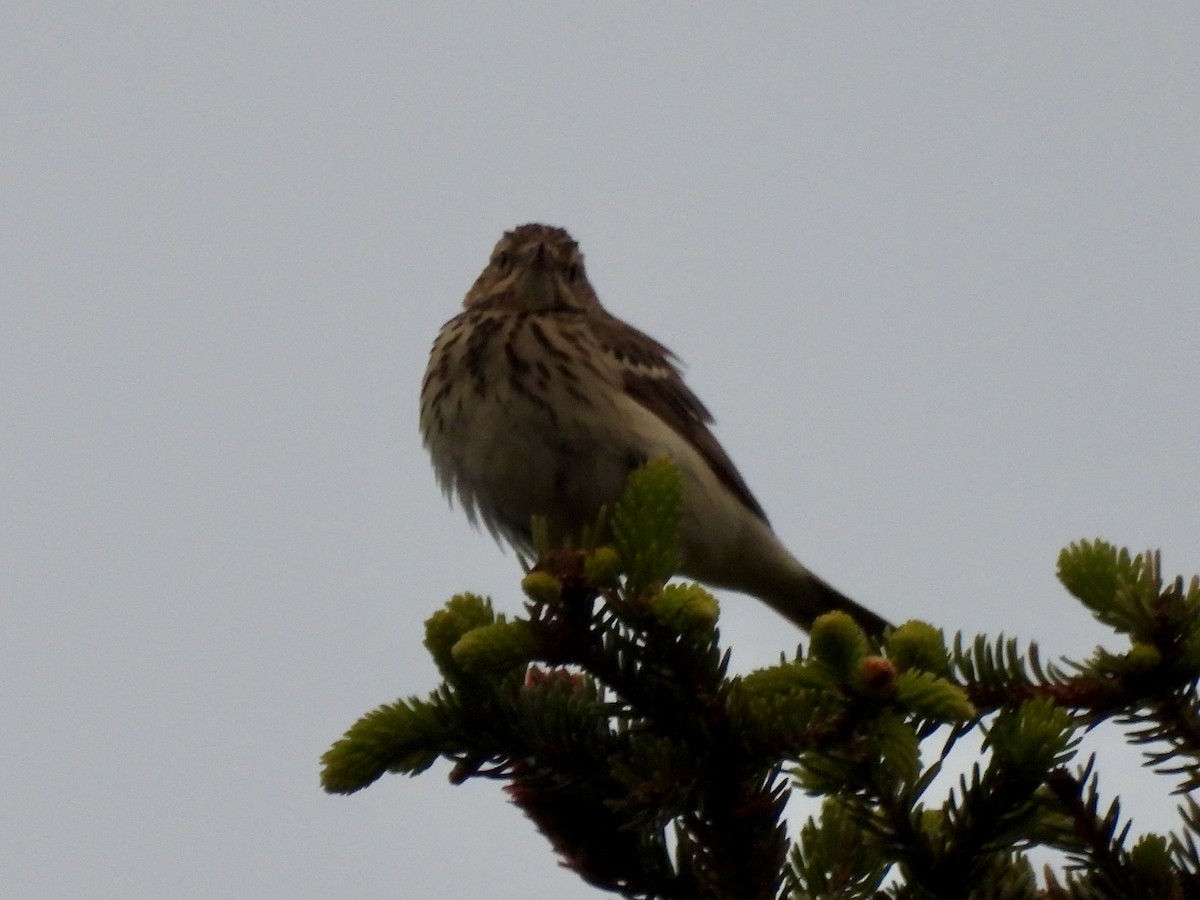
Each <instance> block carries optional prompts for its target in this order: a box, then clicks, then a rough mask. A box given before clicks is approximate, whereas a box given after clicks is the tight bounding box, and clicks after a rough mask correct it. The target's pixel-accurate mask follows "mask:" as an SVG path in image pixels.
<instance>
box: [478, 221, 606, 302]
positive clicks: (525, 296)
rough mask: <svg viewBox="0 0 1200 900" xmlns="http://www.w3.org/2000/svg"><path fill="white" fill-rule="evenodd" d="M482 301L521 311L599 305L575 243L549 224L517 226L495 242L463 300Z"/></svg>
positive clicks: (569, 236) (562, 230)
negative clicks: (485, 262)
mask: <svg viewBox="0 0 1200 900" xmlns="http://www.w3.org/2000/svg"><path fill="white" fill-rule="evenodd" d="M484 303H486V304H488V305H495V306H502V307H504V308H507V309H512V310H514V311H520V312H537V311H541V310H551V309H557V310H579V311H588V310H597V309H599V308H600V301H599V300H598V299H597V298H596V292H595V291H594V290H593V289H592V286H591V284H590V283H589V282H588V279H587V273H586V272H585V271H584V268H583V254H582V253H580V252H579V245H578V244H577V243H575V241H574V239H572V237H571V235H569V234H568V233H567V232H566V231H565V230H564V229H562V228H555V227H553V226H551V225H519V226H517V227H516V228H514V229H513V230H512V231H506V232H505V233H504V236H503V237H502V238H500V240H499V241H497V242H496V247H495V249H494V250H492V258H491V259H490V260H488V264H487V266H486V267H485V268H484V270H483V272H482V273H481V274H480V276H479V278H477V279H476V281H475V284H473V285H472V286H471V290H469V291H468V292H467V296H466V299H465V300H464V301H463V305H464V306H467V307H471V306H475V305H478V304H484Z"/></svg>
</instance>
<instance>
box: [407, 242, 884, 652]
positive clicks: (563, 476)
mask: <svg viewBox="0 0 1200 900" xmlns="http://www.w3.org/2000/svg"><path fill="white" fill-rule="evenodd" d="M463 306H464V310H463V312H461V313H459V314H458V315H457V316H455V317H454V318H453V319H451V320H450V321H449V322H447V323H446V324H445V325H444V326H443V327H442V330H441V332H440V333H439V334H438V336H437V340H435V341H434V344H433V350H432V351H431V353H430V355H429V366H428V368H427V370H426V372H425V380H424V382H423V384H422V385H421V433H422V435H423V437H424V439H425V445H426V447H427V448H428V449H429V453H430V456H431V457H432V458H433V467H434V470H435V472H436V474H437V479H438V482H439V483H440V484H441V486H442V488H443V489H444V490H445V491H446V493H447V494H457V495H458V498H459V500H460V501H461V503H462V505H463V507H464V509H465V510H466V512H467V515H468V517H470V519H471V520H472V521H473V522H480V521H481V522H482V523H483V524H484V525H486V526H487V528H488V529H489V530H490V531H491V532H492V533H493V534H495V535H497V536H498V537H501V538H503V539H505V540H507V541H508V542H509V543H510V544H512V545H513V546H514V547H515V548H517V549H518V550H519V551H523V552H526V553H528V552H529V550H530V549H531V546H530V545H531V534H530V528H531V520H532V519H533V517H534V516H543V517H545V519H546V521H547V524H548V526H549V531H550V534H551V535H552V536H554V537H557V538H561V537H564V536H568V535H572V534H578V533H579V532H580V530H581V529H582V528H583V527H585V526H587V525H591V524H593V523H594V522H595V521H596V518H597V515H598V514H599V511H600V508H601V507H602V506H611V504H612V503H613V502H615V501H616V499H617V498H618V497H620V495H621V491H622V489H623V488H624V485H625V480H626V478H627V477H628V475H629V473H630V472H631V471H632V470H633V469H635V468H637V467H638V466H639V465H641V464H642V463H643V462H645V461H646V460H648V459H652V458H655V457H660V456H666V457H669V458H670V459H672V460H674V462H675V464H676V465H677V466H678V467H679V470H680V473H681V475H682V479H683V492H684V519H683V525H682V528H681V534H680V556H681V565H680V571H681V573H682V574H683V575H685V576H687V577H689V578H694V579H696V580H698V581H701V582H704V583H705V584H709V585H712V586H714V587H722V588H730V589H732V590H735V591H741V592H744V593H747V594H750V595H752V596H754V597H757V598H758V599H760V600H762V601H763V602H764V603H766V604H767V605H768V606H770V607H771V608H772V609H775V610H776V611H778V612H779V613H781V614H782V615H784V616H786V617H787V618H788V619H790V620H791V621H792V622H795V623H796V624H797V625H799V626H800V627H801V628H805V629H808V628H810V627H811V626H812V622H813V619H814V618H816V617H817V616H819V615H821V614H822V613H825V612H829V611H831V610H842V611H844V612H847V613H849V614H850V615H851V616H853V617H854V619H855V621H857V622H858V624H859V625H860V626H862V628H863V629H864V630H866V631H867V632H868V633H869V634H871V635H874V636H875V637H879V636H881V635H882V634H883V632H884V630H885V629H886V628H888V627H890V626H889V625H888V623H887V621H886V620H884V619H883V618H881V617H880V616H878V615H876V614H875V613H873V612H871V611H870V610H868V609H866V608H865V607H862V606H860V605H859V604H858V603H855V602H854V601H853V600H851V599H850V598H848V597H846V596H844V595H842V594H841V593H839V592H838V591H837V590H835V589H834V588H833V587H831V586H830V585H829V584H827V583H826V582H824V581H822V580H821V579H820V578H818V577H817V576H816V575H814V574H813V573H812V572H810V571H809V570H808V569H806V568H805V567H804V566H803V565H802V564H801V563H800V562H799V561H797V560H796V558H795V557H793V556H792V555H791V554H790V553H789V552H788V551H787V549H786V548H785V547H784V546H783V544H782V543H780V541H779V539H778V538H777V537H776V536H775V533H774V532H773V531H772V530H771V526H770V525H769V524H768V522H767V517H766V514H765V513H764V512H763V508H762V507H761V506H760V505H759V503H758V501H757V500H755V499H754V495H753V494H751V493H750V489H749V488H748V487H747V486H746V482H745V481H744V480H743V479H742V476H741V475H740V474H739V473H738V470H737V469H736V468H735V467H734V465H733V463H732V462H731V461H730V459H729V456H728V455H727V454H726V453H725V451H724V450H723V449H722V448H721V445H720V444H719V443H717V439H716V438H715V437H713V434H712V432H711V431H710V430H709V425H710V424H711V423H712V416H711V415H709V412H708V410H707V409H706V408H705V407H704V404H702V403H701V402H700V400H699V399H698V398H697V397H696V395H695V394H693V393H692V392H691V390H689V389H688V387H687V385H686V384H684V382H683V377H682V375H681V374H680V370H679V367H678V365H677V360H676V357H675V356H674V355H673V354H672V353H671V351H669V350H668V349H667V348H666V347H664V346H663V345H662V344H660V343H658V341H656V340H654V339H653V338H650V337H647V336H646V335H644V334H642V332H640V331H638V330H637V329H636V328H633V327H632V326H630V325H627V324H626V323H625V322H623V321H621V320H620V319H618V318H617V317H615V316H613V315H612V314H611V313H609V312H608V311H607V310H606V309H605V308H604V307H603V306H601V305H600V300H599V299H598V298H597V296H596V292H595V291H594V290H593V289H592V286H591V284H590V283H589V282H588V279H587V275H586V273H585V272H584V268H583V255H582V254H581V253H580V252H579V246H578V244H576V243H575V241H574V240H572V239H571V236H570V235H569V234H568V233H567V232H566V231H564V230H563V229H561V228H553V227H551V226H548V225H521V226H519V227H517V228H514V229H513V230H512V231H509V232H506V233H505V235H504V236H503V237H502V238H500V241H499V242H498V243H497V244H496V247H495V249H494V250H493V251H492V257H491V260H490V261H489V262H488V264H487V266H486V267H485V268H484V270H483V273H482V274H481V275H480V276H479V278H478V279H476V281H475V284H474V285H472V286H471V289H470V290H469V291H467V296H466V299H465V300H464V301H463Z"/></svg>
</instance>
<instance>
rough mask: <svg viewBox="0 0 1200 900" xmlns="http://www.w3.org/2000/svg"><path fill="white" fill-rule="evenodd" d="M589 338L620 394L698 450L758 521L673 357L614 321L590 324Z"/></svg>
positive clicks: (749, 496) (606, 319) (752, 501)
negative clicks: (616, 377) (608, 363)
mask: <svg viewBox="0 0 1200 900" xmlns="http://www.w3.org/2000/svg"><path fill="white" fill-rule="evenodd" d="M590 325H591V327H592V333H593V336H594V337H595V338H596V340H597V342H598V343H599V344H600V346H601V347H603V349H604V350H605V352H606V353H607V354H608V355H609V358H610V359H611V360H612V361H613V362H614V363H615V364H616V366H617V368H618V370H619V371H620V373H621V380H622V383H623V386H624V388H625V392H626V393H627V394H629V396H630V397H632V398H633V399H634V400H636V401H637V402H638V403H640V404H641V405H642V406H644V407H645V408H646V409H648V410H650V412H652V413H654V414H655V415H656V416H658V417H659V418H660V419H662V421H663V422H665V423H666V424H667V425H668V426H670V427H671V429H672V430H673V431H675V432H676V433H677V434H679V435H680V436H681V437H683V439H684V440H686V441H687V442H688V443H690V444H691V445H692V446H693V447H695V448H696V450H697V451H699V453H700V455H701V457H703V458H704V460H705V461H706V462H707V463H708V464H709V466H710V467H711V468H712V470H713V472H714V474H715V475H716V476H717V478H718V480H719V481H720V482H721V483H722V484H723V485H725V486H726V487H727V488H729V490H730V491H732V492H733V494H734V496H736V497H737V498H738V499H739V500H740V501H741V502H742V504H743V505H745V507H746V508H747V509H749V510H750V511H751V512H753V513H754V514H755V515H756V516H758V517H759V518H760V519H762V520H763V521H764V522H765V521H766V520H767V516H766V513H765V512H763V508H762V506H760V505H759V502H758V501H757V500H755V499H754V495H753V494H752V493H750V488H749V487H748V486H747V485H746V481H745V479H743V478H742V476H741V473H739V472H738V470H737V467H736V466H734V464H733V461H732V460H731V459H730V458H729V456H728V454H726V452H725V450H724V448H722V447H721V445H720V443H718V442H717V439H716V438H715V437H713V434H712V432H711V431H709V428H708V426H709V424H710V423H711V422H712V421H713V418H712V414H711V413H709V411H708V409H707V408H706V407H705V406H704V404H703V403H701V402H700V398H699V397H697V396H696V395H695V394H694V393H692V391H691V389H690V388H688V386H687V385H686V384H684V382H683V375H682V374H681V373H680V371H679V367H678V365H677V359H676V357H675V355H674V354H673V353H672V352H671V351H670V350H668V349H667V348H666V347H664V346H663V345H662V344H660V343H659V342H658V341H656V340H654V338H652V337H650V336H649V335H646V334H643V333H642V332H640V331H638V330H637V329H636V328H634V327H632V326H631V325H628V324H626V323H625V322H622V321H621V320H620V319H618V318H616V317H615V316H611V315H606V316H604V317H603V318H598V319H593V320H591V322H590Z"/></svg>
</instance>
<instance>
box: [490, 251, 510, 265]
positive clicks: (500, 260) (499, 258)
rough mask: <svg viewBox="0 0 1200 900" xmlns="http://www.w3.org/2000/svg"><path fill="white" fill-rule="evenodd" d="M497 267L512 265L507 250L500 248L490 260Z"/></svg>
mask: <svg viewBox="0 0 1200 900" xmlns="http://www.w3.org/2000/svg"><path fill="white" fill-rule="evenodd" d="M492 262H494V263H495V264H496V265H497V266H498V267H499V268H501V269H507V268H508V267H509V266H511V265H512V254H511V253H509V252H508V251H507V250H501V251H500V252H499V253H497V254H496V256H495V258H494V259H493V260H492Z"/></svg>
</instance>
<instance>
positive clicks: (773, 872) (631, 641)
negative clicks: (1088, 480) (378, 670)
mask: <svg viewBox="0 0 1200 900" xmlns="http://www.w3.org/2000/svg"><path fill="white" fill-rule="evenodd" d="M682 509H683V507H682V500H681V490H680V483H679V477H678V474H677V472H676V471H675V469H674V467H673V466H671V465H670V464H669V463H666V462H662V461H655V462H651V463H649V464H647V465H646V466H645V467H643V468H642V469H640V470H639V471H638V472H637V473H635V474H634V476H633V477H632V478H631V481H630V485H629V488H628V490H627V492H626V495H625V497H624V498H623V499H622V501H621V502H620V503H619V504H618V505H617V507H616V508H615V509H614V510H613V512H612V516H611V521H610V523H609V532H608V533H610V534H611V538H612V545H611V546H607V545H604V546H595V547H591V548H590V549H586V550H578V551H576V550H561V549H554V548H548V547H542V548H540V554H539V556H540V558H539V560H538V563H537V565H536V566H535V567H534V569H533V570H532V571H531V572H529V573H528V574H527V575H526V577H525V579H524V581H523V583H522V586H523V588H524V590H525V593H526V596H527V597H528V601H527V603H526V605H525V610H524V615H523V616H521V617H519V618H516V619H513V620H511V621H510V620H508V619H506V618H505V617H504V616H502V615H497V614H496V613H495V612H494V610H493V609H492V606H491V603H490V601H488V600H485V599H483V598H480V597H477V596H474V595H471V594H462V595H459V596H456V597H454V598H452V599H451V600H450V601H449V602H448V603H447V604H446V605H445V607H444V608H443V609H441V610H439V611H438V612H436V613H434V614H433V616H431V617H430V618H429V620H428V621H427V623H426V634H425V646H426V648H427V649H428V650H429V652H430V654H431V655H432V657H433V659H434V660H435V662H436V663H437V666H438V670H439V672H440V673H441V676H442V678H443V682H442V684H441V685H439V686H438V687H437V688H436V689H435V690H434V691H433V692H432V693H431V694H430V695H429V696H428V697H427V698H424V699H421V698H417V697H410V698H408V699H403V700H398V701H396V702H395V703H391V704H387V705H384V706H381V707H379V708H378V709H375V710H373V711H371V712H369V713H367V714H366V715H365V716H363V717H362V718H361V719H359V721H358V722H356V723H355V724H354V725H353V726H351V728H350V730H349V731H348V732H347V733H346V735H345V736H344V737H343V738H342V739H341V740H339V741H337V742H336V743H335V744H334V745H333V747H332V748H331V749H330V750H329V751H328V752H327V753H326V754H325V756H324V759H323V762H324V769H323V773H322V783H323V785H324V787H325V789H326V790H328V791H330V792H334V793H352V792H354V791H357V790H360V789H362V788H364V787H366V786H367V785H369V784H370V783H372V782H373V781H375V780H376V779H377V778H379V777H380V776H382V775H383V774H385V773H387V772H396V773H406V774H409V775H415V774H417V773H419V772H422V771H424V770H425V769H427V768H429V766H430V765H432V764H433V763H434V762H435V761H436V760H437V759H438V758H439V757H442V758H445V759H448V760H450V761H451V762H452V763H453V768H452V775H451V778H452V780H453V781H455V782H461V781H463V780H465V779H468V778H476V777H486V778H493V779H498V780H501V781H503V782H505V783H506V787H505V790H506V791H507V793H508V794H509V796H510V797H511V799H512V801H513V802H514V803H516V804H517V805H518V806H519V807H521V808H522V809H523V810H524V811H525V813H526V814H527V815H528V816H529V817H530V818H531V819H532V820H533V821H534V822H535V823H536V824H537V826H538V828H539V829H540V830H541V831H542V833H543V834H544V835H545V836H546V837H547V838H548V840H549V841H550V843H551V845H552V846H553V847H554V849H555V851H556V852H557V853H558V854H559V856H560V857H561V858H562V860H563V861H564V862H565V863H566V865H568V866H570V867H571V868H572V869H574V871H576V872H577V873H578V874H579V875H580V876H581V877H582V878H584V879H586V880H587V881H588V882H590V883H591V884H593V885H596V886H597V887H600V888H603V889H605V890H609V891H612V892H614V893H617V894H619V895H621V896H624V897H645V898H679V900H683V898H689V900H690V898H705V900H720V898H737V900H758V898H763V900H766V898H791V900H803V898H865V897H893V898H913V900H918V898H921V900H924V898H954V900H962V898H980V900H983V898H1014V900H1016V898H1050V900H1058V898H1088V900H1091V898H1097V900H1100V898H1108V900H1118V898H1119V900H1128V898H1141V897H1147V898H1156V900H1171V898H1193V897H1200V849H1198V845H1200V805H1197V803H1196V802H1195V801H1193V799H1192V798H1191V796H1190V794H1189V792H1190V791H1192V790H1193V789H1194V788H1195V787H1197V785H1200V709H1198V707H1197V682H1198V679H1200V579H1198V578H1193V579H1192V581H1191V582H1190V583H1189V584H1187V585H1185V584H1184V581H1183V579H1182V578H1177V579H1175V581H1174V582H1172V583H1170V584H1166V585H1164V583H1163V578H1162V574H1161V567H1160V560H1159V557H1158V555H1157V554H1146V555H1139V556H1130V554H1129V553H1128V551H1126V550H1120V549H1117V548H1115V547H1112V546H1111V545H1109V544H1106V543H1104V542H1103V541H1082V542H1080V543H1077V544H1073V545H1071V546H1070V547H1068V548H1067V549H1065V550H1063V551H1062V553H1061V555H1060V557H1059V560H1058V574H1059V578H1060V580H1061V582H1062V584H1063V585H1064V586H1065V587H1066V589H1067V590H1068V591H1069V592H1070V593H1071V594H1073V595H1074V596H1075V597H1076V598H1077V599H1078V600H1079V601H1080V602H1081V603H1083V604H1084V605H1085V606H1086V607H1087V608H1088V609H1089V610H1090V611H1091V612H1092V613H1093V614H1094V615H1095V617H1096V618H1097V619H1098V620H1099V621H1101V622H1103V623H1105V624H1106V625H1107V626H1109V627H1110V628H1111V629H1112V630H1113V631H1114V632H1115V633H1116V634H1117V635H1118V636H1119V637H1120V638H1121V639H1122V640H1124V641H1125V642H1126V643H1127V648H1126V649H1125V650H1124V651H1123V652H1121V651H1112V650H1106V649H1097V650H1096V651H1095V652H1094V653H1093V655H1092V656H1091V658H1090V659H1087V660H1084V661H1081V662H1072V661H1069V660H1063V661H1061V662H1058V663H1053V664H1043V663H1042V661H1041V660H1040V659H1039V656H1038V651H1037V647H1036V646H1035V645H1029V646H1027V647H1024V648H1022V647H1021V646H1020V645H1019V644H1018V643H1017V641H1016V640H1015V639H1006V638H1004V637H1001V638H999V639H997V640H996V641H994V642H989V641H988V640H986V639H985V638H983V637H978V638H975V639H974V640H971V641H968V640H966V639H964V638H963V637H962V636H961V635H958V636H956V637H955V638H954V640H953V641H952V642H951V643H950V644H949V645H947V643H946V641H945V639H944V636H943V634H942V633H941V632H940V631H938V630H937V629H935V628H933V627H932V626H930V625H927V624H925V623H923V622H915V621H914V622H908V623H905V624H903V625H901V626H900V627H898V628H897V629H896V630H895V631H894V632H892V633H891V634H890V635H888V636H887V637H886V639H885V641H884V643H883V646H882V647H878V646H872V644H871V643H870V641H869V640H868V638H867V637H866V635H864V634H863V632H862V631H861V630H859V629H858V627H857V626H856V625H855V624H854V622H853V621H852V620H850V618H849V617H847V616H845V615H843V614H840V613H831V614H829V615H826V616H822V617H821V618H819V619H818V620H817V622H816V623H815V625H814V627H813V631H812V636H811V642H810V646H809V652H808V654H807V655H801V654H800V653H797V655H796V656H795V658H792V659H784V660H781V661H780V662H779V663H778V664H776V665H774V666H769V667H767V668H764V669H759V670H757V671H755V672H751V673H749V674H747V675H744V676H738V677H734V676H731V675H730V674H729V673H728V664H729V655H728V652H727V651H724V650H722V648H721V645H720V640H719V634H718V631H717V627H716V626H717V613H718V608H717V601H716V600H715V599H714V598H713V597H712V595H711V594H709V593H708V592H707V591H706V590H704V589H703V588H701V587H699V586H697V585H693V584H671V585H668V584H666V582H667V579H668V578H669V577H670V576H671V574H672V573H673V570H674V566H675V564H676V561H677V538H676V535H677V532H678V528H679V523H680V519H681V516H682ZM593 543H594V542H593ZM1109 720H1111V721H1112V722H1114V723H1115V724H1116V725H1117V726H1118V727H1120V728H1123V729H1124V731H1125V734H1126V736H1127V739H1128V740H1129V741H1130V742H1132V743H1134V744H1137V745H1141V746H1144V747H1145V748H1146V751H1145V755H1146V759H1147V762H1148V764H1149V765H1150V766H1151V767H1152V768H1153V769H1154V771H1156V772H1158V773H1160V774H1161V775H1163V776H1164V777H1167V778H1171V779H1173V780H1174V783H1175V786H1176V787H1175V789H1176V792H1177V793H1179V794H1182V795H1183V798H1182V806H1181V807H1180V810H1179V813H1180V818H1179V827H1178V829H1177V830H1176V831H1175V832H1174V833H1171V834H1166V835H1158V834H1145V835H1137V836H1135V835H1133V834H1132V833H1131V830H1132V829H1131V827H1130V824H1129V823H1128V822H1127V821H1124V820H1123V819H1122V817H1121V809H1120V804H1119V802H1118V801H1117V800H1116V799H1111V800H1107V801H1106V800H1105V799H1104V795H1103V793H1102V791H1101V788H1100V782H1099V777H1098V774H1097V772H1096V770H1095V760H1094V759H1088V760H1083V761H1082V762H1081V761H1079V760H1078V759H1077V749H1078V744H1079V740H1080V738H1081V736H1082V734H1083V732H1084V731H1086V730H1087V729H1090V728H1093V727H1095V726H1096V725H1098V724H1100V723H1102V722H1105V721H1109ZM972 732H977V733H979V734H981V735H982V736H983V755H982V757H981V759H980V760H979V761H978V762H976V764H975V765H974V766H973V767H972V768H971V770H970V771H969V772H967V773H965V774H963V775H961V776H960V777H959V779H958V782H957V784H956V785H955V786H954V787H953V788H952V789H951V790H949V792H948V795H947V794H944V793H939V794H938V795H937V796H935V795H934V792H933V791H931V784H932V783H933V781H934V779H935V778H936V777H937V775H938V774H939V773H940V772H941V771H942V767H943V765H944V762H945V760H946V757H947V754H948V753H949V752H950V750H951V748H952V747H954V746H955V745H956V743H957V742H958V741H959V740H960V739H961V738H962V737H963V736H964V735H967V734H968V733H972ZM794 789H798V790H802V791H805V792H807V793H809V794H811V795H814V796H819V797H821V798H823V800H822V803H821V807H820V813H819V815H817V816H816V817H814V818H810V819H808V820H807V821H806V822H805V823H804V824H803V825H802V826H801V827H800V828H799V829H798V832H797V833H795V834H792V833H790V832H789V831H788V829H787V827H786V823H784V821H783V820H782V813H783V808H784V805H785V803H786V801H787V799H788V797H789V792H790V791H791V790H794ZM1038 846H1040V847H1049V848H1055V849H1057V850H1060V851H1062V852H1064V853H1065V854H1066V855H1067V858H1068V861H1069V865H1068V866H1067V867H1066V868H1065V870H1064V871H1061V872H1059V873H1057V874H1056V873H1054V872H1051V871H1049V870H1047V871H1046V872H1045V873H1043V874H1042V875H1041V878H1040V880H1039V878H1038V877H1037V873H1035V871H1034V870H1033V867H1032V866H1031V864H1030V862H1029V859H1028V851H1029V850H1030V849H1032V848H1034V847H1038Z"/></svg>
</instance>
